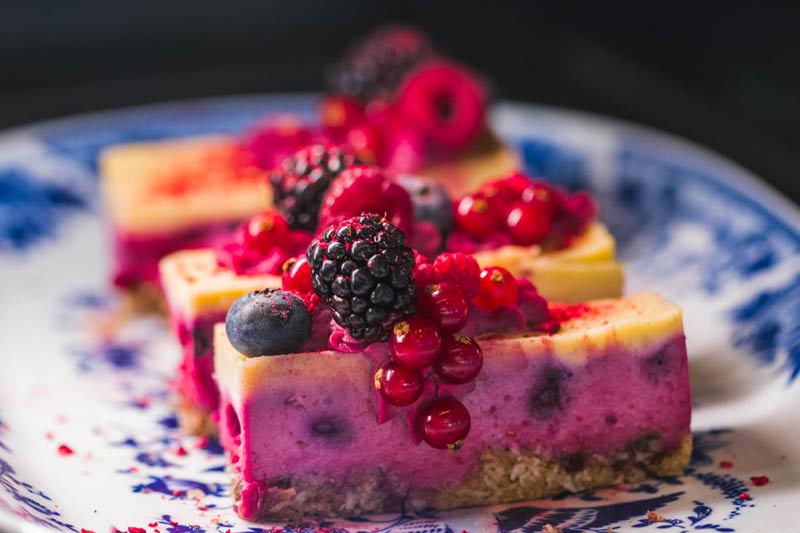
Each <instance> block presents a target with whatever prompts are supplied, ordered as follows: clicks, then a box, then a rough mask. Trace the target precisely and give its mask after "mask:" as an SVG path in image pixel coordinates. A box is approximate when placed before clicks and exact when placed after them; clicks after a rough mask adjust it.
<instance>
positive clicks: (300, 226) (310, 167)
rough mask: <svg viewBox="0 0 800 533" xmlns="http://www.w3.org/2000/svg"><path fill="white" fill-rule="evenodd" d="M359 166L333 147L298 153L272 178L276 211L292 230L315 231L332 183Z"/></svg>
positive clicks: (287, 160)
mask: <svg viewBox="0 0 800 533" xmlns="http://www.w3.org/2000/svg"><path fill="white" fill-rule="evenodd" d="M359 163H360V161H359V159H358V158H357V157H356V156H355V155H353V154H352V153H350V152H348V151H346V150H344V149H343V148H340V147H338V146H333V145H329V146H326V145H322V144H315V145H312V146H308V147H306V148H303V149H301V150H299V151H297V152H295V154H294V155H292V156H291V157H289V158H287V159H285V160H284V161H283V163H281V164H280V165H278V167H277V168H276V169H275V170H274V171H273V172H272V174H271V175H270V182H271V183H272V200H273V204H274V205H275V208H276V209H278V211H280V212H281V214H282V215H283V216H284V218H285V219H286V221H287V222H288V223H289V226H290V227H291V228H292V229H295V230H304V231H314V230H315V229H316V228H317V220H318V215H319V206H320V204H321V203H322V197H323V195H324V194H325V192H326V191H327V190H328V187H329V186H330V184H331V181H333V179H334V178H335V177H336V176H338V175H339V173H340V172H341V171H342V170H344V169H346V168H348V167H349V166H351V165H355V164H359Z"/></svg>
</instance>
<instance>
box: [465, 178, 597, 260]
mask: <svg viewBox="0 0 800 533" xmlns="http://www.w3.org/2000/svg"><path fill="white" fill-rule="evenodd" d="M455 213H456V214H455V225H456V230H455V232H454V234H453V238H452V239H451V241H450V246H451V248H452V249H457V250H461V251H467V252H473V251H476V250H483V249H487V248H496V247H498V246H500V245H504V244H516V245H519V246H530V245H540V246H542V247H543V248H546V249H560V248H563V247H565V246H567V245H568V244H569V242H570V240H571V239H572V238H573V237H576V236H577V235H580V234H581V233H582V232H583V231H585V230H586V228H587V227H588V226H589V224H590V223H591V221H592V220H593V219H594V218H595V216H596V214H597V210H596V208H595V205H594V201H593V200H592V198H591V196H589V194H588V193H585V192H578V193H574V194H569V193H567V192H566V191H564V190H563V189H560V188H558V187H556V186H554V185H550V184H548V183H545V182H543V181H537V180H533V179H531V178H530V177H528V176H525V175H524V174H521V173H514V174H512V175H510V176H507V177H505V178H502V179H498V180H494V181H490V182H487V183H486V184H484V185H483V186H482V187H481V188H480V189H479V190H478V191H477V192H475V193H473V194H469V195H466V196H464V197H462V198H461V199H460V200H459V201H458V203H457V205H456V210H455Z"/></svg>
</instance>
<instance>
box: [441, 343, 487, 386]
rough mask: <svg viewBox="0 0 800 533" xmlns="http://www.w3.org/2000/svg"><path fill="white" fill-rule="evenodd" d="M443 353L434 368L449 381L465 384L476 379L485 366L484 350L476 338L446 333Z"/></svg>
mask: <svg viewBox="0 0 800 533" xmlns="http://www.w3.org/2000/svg"><path fill="white" fill-rule="evenodd" d="M442 344H443V346H442V355H441V356H440V357H439V359H438V361H436V363H435V364H434V370H436V374H438V375H439V377H441V378H442V379H443V380H445V381H446V382H448V383H455V384H458V385H460V384H463V383H468V382H470V381H472V380H473V379H475V378H476V377H477V376H478V374H479V373H480V371H481V368H482V367H483V352H482V351H481V347H480V345H479V344H478V343H477V342H475V339H472V338H471V337H467V336H466V335H462V334H461V333H451V334H449V335H445V338H444V342H443V343H442Z"/></svg>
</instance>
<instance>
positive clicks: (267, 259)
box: [216, 210, 311, 275]
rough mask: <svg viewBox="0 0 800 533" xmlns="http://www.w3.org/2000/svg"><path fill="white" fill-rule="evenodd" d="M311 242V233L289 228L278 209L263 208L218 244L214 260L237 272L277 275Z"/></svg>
mask: <svg viewBox="0 0 800 533" xmlns="http://www.w3.org/2000/svg"><path fill="white" fill-rule="evenodd" d="M310 241H311V234H310V233H307V232H305V231H295V230H292V229H291V228H290V227H289V224H288V223H287V222H286V219H284V218H283V216H281V214H280V213H278V212H277V211H272V210H267V211H262V212H261V213H258V214H256V215H253V216H252V217H250V218H249V219H248V220H246V221H245V222H244V223H243V224H242V225H241V226H239V227H238V228H237V229H236V231H234V232H233V233H232V234H231V236H230V237H229V238H228V239H227V240H225V241H224V242H222V243H221V244H220V245H219V246H217V248H216V255H217V263H218V264H219V265H220V266H223V267H226V268H230V269H232V270H233V271H234V272H236V273H237V274H245V275H259V274H280V273H281V268H282V267H283V264H284V263H285V262H286V261H287V260H288V259H290V258H292V257H295V256H297V255H299V254H301V253H302V252H303V251H304V250H305V248H307V247H308V243H309V242H310Z"/></svg>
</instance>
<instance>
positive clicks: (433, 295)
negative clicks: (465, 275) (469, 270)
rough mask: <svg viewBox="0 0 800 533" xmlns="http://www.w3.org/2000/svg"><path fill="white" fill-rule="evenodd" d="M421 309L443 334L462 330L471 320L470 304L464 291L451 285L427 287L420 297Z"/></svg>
mask: <svg viewBox="0 0 800 533" xmlns="http://www.w3.org/2000/svg"><path fill="white" fill-rule="evenodd" d="M420 308H421V312H422V313H423V314H425V315H426V316H428V317H430V319H431V320H433V322H434V324H436V325H437V326H438V327H439V329H440V330H441V331H443V332H454V331H458V330H460V329H461V328H463V327H464V324H466V323H467V319H468V318H469V303H468V302H467V297H466V296H465V295H464V291H462V290H461V289H460V288H459V287H456V286H455V285H451V284H450V283H437V284H436V285H428V286H427V287H425V289H424V290H423V291H422V294H421V295H420Z"/></svg>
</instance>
